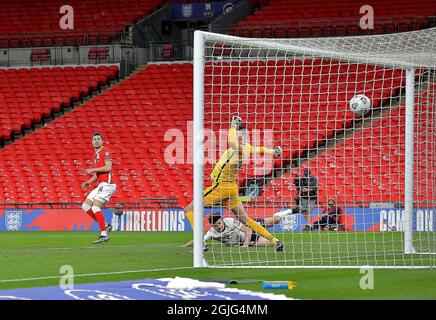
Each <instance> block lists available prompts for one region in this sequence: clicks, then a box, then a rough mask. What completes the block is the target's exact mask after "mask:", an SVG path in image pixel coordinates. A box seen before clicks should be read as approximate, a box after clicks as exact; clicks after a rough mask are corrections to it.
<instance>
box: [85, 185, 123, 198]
mask: <svg viewBox="0 0 436 320" xmlns="http://www.w3.org/2000/svg"><path fill="white" fill-rule="evenodd" d="M116 189H117V185H116V184H109V183H107V182H102V183H100V184H99V185H98V186H97V188H95V189H94V190H92V191H91V192H90V193H89V194H88V196H87V197H86V199H89V200H91V201H94V200H97V201H100V202H103V203H104V202H109V199H110V198H111V197H112V195H113V194H114V192H115V190H116Z"/></svg>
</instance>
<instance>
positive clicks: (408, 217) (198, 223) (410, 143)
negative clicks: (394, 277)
mask: <svg viewBox="0 0 436 320" xmlns="http://www.w3.org/2000/svg"><path fill="white" fill-rule="evenodd" d="M373 37H374V36H373ZM375 37H377V36H375ZM207 38H208V39H213V38H216V39H220V40H222V41H223V42H225V41H229V42H230V41H231V42H233V43H235V42H236V43H238V42H239V43H242V42H243V43H244V45H247V46H249V45H250V43H252V44H255V45H256V46H264V47H265V49H273V50H279V51H280V50H286V51H289V50H293V51H294V52H295V53H302V54H304V53H306V54H310V55H317V54H319V55H324V56H325V55H327V56H328V57H329V58H337V59H341V58H344V57H345V56H344V55H341V54H340V52H334V51H331V52H328V51H325V50H322V49H311V50H310V51H307V50H305V49H304V48H299V47H297V46H294V45H291V44H282V43H274V42H273V41H271V39H268V41H267V40H265V39H251V38H241V37H235V36H228V35H222V34H215V33H211V32H205V31H198V30H197V31H195V32H194V51H193V53H194V55H193V79H194V82H193V83H194V88H193V100H194V104H193V114H194V122H193V132H194V136H193V149H194V157H193V159H194V162H193V169H194V175H193V185H194V190H193V191H194V193H193V197H194V200H193V204H194V228H193V232H194V239H193V242H194V247H193V266H194V267H195V268H198V267H209V266H208V264H207V262H206V261H205V259H204V251H203V210H204V208H203V187H204V186H203V179H204V159H203V154H204V147H203V144H204V62H205V57H204V51H205V40H206V39H207ZM346 58H347V59H348V60H349V61H354V62H357V63H367V64H374V65H383V66H392V67H396V68H401V69H403V70H405V71H406V94H405V110H406V115H405V120H406V122H405V131H406V132H405V178H404V184H405V192H404V196H405V204H404V210H405V211H404V216H403V223H404V253H405V254H415V253H416V251H415V249H414V247H413V208H414V204H413V195H414V187H413V185H414V135H413V132H414V103H415V102H414V94H415V92H414V86H415V68H416V67H417V66H416V65H414V64H413V63H411V62H410V61H407V60H406V59H405V60H404V61H400V60H397V61H392V62H391V63H389V62H387V60H386V58H379V57H368V56H365V57H363V56H362V57H359V55H357V54H356V55H355V56H352V57H350V56H346ZM432 67H433V66H432ZM212 267H213V266H212ZM228 267H229V266H228ZM361 267H374V268H398V269H407V268H420V269H425V268H429V267H426V266H421V267H419V266H389V265H387V266H358V265H356V266H283V268H346V269H356V268H361ZM220 268H226V266H220ZM231 268H235V267H234V266H232V267H231ZM237 268H239V267H237ZM240 268H265V266H241V267H240ZM274 268H280V266H274Z"/></svg>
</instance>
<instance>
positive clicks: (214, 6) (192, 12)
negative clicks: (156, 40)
mask: <svg viewBox="0 0 436 320" xmlns="http://www.w3.org/2000/svg"><path fill="white" fill-rule="evenodd" d="M238 2H240V0H237V1H236V0H229V1H215V2H211V3H204V2H201V3H198V2H197V3H174V4H172V5H171V19H172V20H207V19H211V18H214V17H217V16H220V15H221V14H227V13H229V12H230V11H232V9H233V7H234V6H235V5H236V4H237V3H238Z"/></svg>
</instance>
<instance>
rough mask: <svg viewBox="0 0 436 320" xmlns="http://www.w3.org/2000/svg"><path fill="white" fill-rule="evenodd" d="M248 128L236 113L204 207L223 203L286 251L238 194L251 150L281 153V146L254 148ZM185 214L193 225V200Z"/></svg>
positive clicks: (279, 248) (270, 153)
mask: <svg viewBox="0 0 436 320" xmlns="http://www.w3.org/2000/svg"><path fill="white" fill-rule="evenodd" d="M246 135H247V130H246V129H245V128H244V127H243V125H242V119H241V118H240V117H238V116H234V117H233V119H232V125H231V128H230V130H229V137H228V146H229V148H228V149H227V150H226V151H225V152H224V153H223V154H222V156H221V158H220V160H219V161H218V163H217V164H216V165H215V168H214V169H213V171H212V173H211V175H210V176H211V178H212V181H213V183H212V185H211V186H210V187H208V188H207V189H206V190H205V191H204V193H203V202H204V206H205V207H212V206H215V205H220V206H224V207H226V208H227V209H230V210H232V212H233V213H234V214H235V215H236V217H237V218H238V220H239V221H241V222H242V223H243V224H244V225H246V226H248V227H249V228H250V229H251V230H253V232H256V233H257V234H259V235H261V236H262V237H264V238H265V239H268V240H270V241H272V242H274V243H275V247H276V251H277V252H280V251H283V243H282V242H281V241H279V240H278V239H277V238H275V237H273V236H272V235H271V233H269V232H268V231H267V230H266V229H265V228H264V227H262V226H261V225H260V223H258V222H257V221H255V220H253V219H251V218H249V217H248V215H247V213H246V212H245V209H244V206H243V204H242V201H241V199H240V198H239V194H238V184H237V179H238V173H239V170H240V169H241V167H242V163H243V160H244V159H247V158H248V156H249V155H250V154H251V153H259V154H267V155H272V156H274V157H280V156H281V155H282V149H281V147H274V148H273V149H270V148H265V147H253V146H251V145H250V144H249V143H247V142H246V141H245V140H246ZM185 212H186V216H187V217H188V219H189V222H190V223H191V226H192V227H194V212H193V203H192V202H191V203H190V204H189V205H188V206H187V207H186V208H185Z"/></svg>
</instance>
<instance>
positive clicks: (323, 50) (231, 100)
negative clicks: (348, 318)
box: [194, 28, 436, 268]
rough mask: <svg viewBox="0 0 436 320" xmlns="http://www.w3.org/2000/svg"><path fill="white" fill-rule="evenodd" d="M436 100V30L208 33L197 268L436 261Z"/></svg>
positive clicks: (199, 106) (198, 72)
mask: <svg viewBox="0 0 436 320" xmlns="http://www.w3.org/2000/svg"><path fill="white" fill-rule="evenodd" d="M357 95H360V96H358V97H357V98H354V99H353V97H356V96H357ZM362 97H363V98H362ZM366 98H367V99H366ZM435 99H436V28H433V29H426V30H420V31H415V32H407V33H398V34H388V35H376V36H363V37H337V38H310V39H244V38H238V37H232V36H226V35H220V34H213V33H206V32H200V31H197V32H196V33H195V45H194V134H195V136H194V141H195V142H194V159H195V161H194V216H195V227H194V265H195V266H205V265H207V266H213V267H236V266H238V267H334V268H336V267H359V266H363V265H370V266H374V267H425V268H427V267H432V266H434V265H435V262H436V255H435V254H434V253H435V252H436V232H435V231H436V221H435V220H436V187H435V182H436V112H435V110H436V106H435ZM350 102H351V103H350ZM352 107H353V108H354V109H352ZM232 127H233V128H234V129H232V130H233V131H232V130H231V128H232ZM235 132H236V134H235ZM235 137H236V138H235ZM247 145H249V146H248V147H247ZM275 147H280V148H281V150H280V149H278V148H276V149H274V148H275ZM234 171H237V174H236V178H234V175H235V172H234ZM232 174H233V176H232ZM233 178H234V179H233ZM235 188H236V190H237V191H236V196H235ZM241 207H242V209H241ZM245 215H246V216H245ZM247 216H248V218H249V219H250V220H254V221H255V222H257V223H259V225H261V226H263V227H265V229H266V230H267V231H268V232H269V234H271V237H268V234H266V235H265V234H264V233H262V231H260V229H259V228H258V227H253V224H250V223H247V221H246V219H247V218H246V217H247ZM220 217H221V219H220ZM205 235H206V237H205ZM203 240H205V241H204V242H203ZM277 240H279V241H280V243H282V244H284V249H283V251H281V250H277V243H276V241H277Z"/></svg>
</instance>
